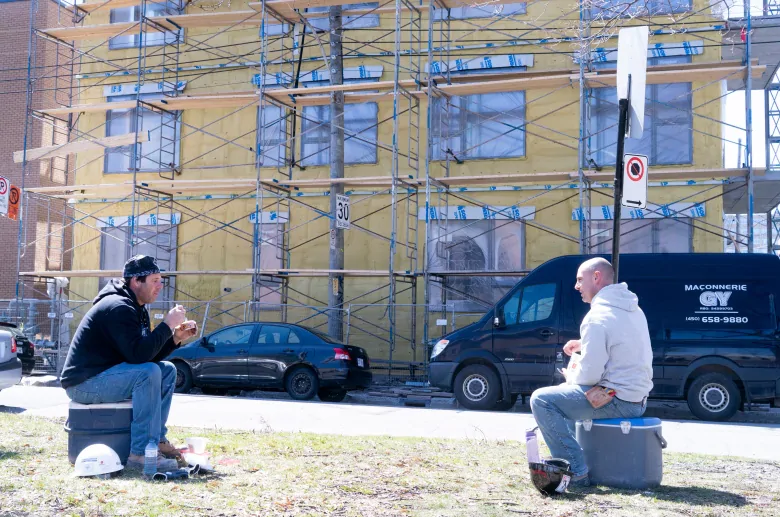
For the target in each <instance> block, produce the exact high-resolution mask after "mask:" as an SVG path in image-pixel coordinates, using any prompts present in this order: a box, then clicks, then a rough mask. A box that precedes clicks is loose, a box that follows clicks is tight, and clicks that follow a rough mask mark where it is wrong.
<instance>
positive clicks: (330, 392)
mask: <svg viewBox="0 0 780 517" xmlns="http://www.w3.org/2000/svg"><path fill="white" fill-rule="evenodd" d="M317 396H319V397H320V400H321V401H323V402H341V401H342V400H344V399H345V398H346V396H347V390H342V389H339V388H334V389H324V388H323V389H321V390H320V391H318V392H317Z"/></svg>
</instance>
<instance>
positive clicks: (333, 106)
mask: <svg viewBox="0 0 780 517" xmlns="http://www.w3.org/2000/svg"><path fill="white" fill-rule="evenodd" d="M329 20H330V84H331V85H333V86H335V85H340V84H344V59H343V54H342V48H341V41H342V36H343V27H342V25H341V6H340V5H336V6H332V7H331V8H330V13H329ZM330 177H331V179H341V178H343V177H344V92H343V91H333V92H331V93H330ZM343 193H344V185H343V184H342V183H340V182H339V183H336V182H334V183H331V185H330V215H331V217H330V255H329V261H328V264H329V269H331V270H332V271H331V273H329V274H328V308H329V309H330V310H329V311H328V334H329V335H330V336H331V337H332V338H335V339H339V340H341V339H344V320H343V317H342V309H343V308H344V274H343V273H334V272H333V271H336V270H343V269H344V230H342V229H340V228H337V227H336V216H335V214H336V195H337V194H343Z"/></svg>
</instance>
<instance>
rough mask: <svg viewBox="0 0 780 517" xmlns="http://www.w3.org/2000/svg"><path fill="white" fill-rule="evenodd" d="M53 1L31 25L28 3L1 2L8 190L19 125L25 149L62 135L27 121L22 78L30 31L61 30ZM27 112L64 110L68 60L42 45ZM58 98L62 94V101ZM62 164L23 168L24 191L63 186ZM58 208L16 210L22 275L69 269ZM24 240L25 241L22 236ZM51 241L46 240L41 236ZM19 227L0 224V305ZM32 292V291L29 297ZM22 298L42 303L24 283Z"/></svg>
mask: <svg viewBox="0 0 780 517" xmlns="http://www.w3.org/2000/svg"><path fill="white" fill-rule="evenodd" d="M64 14H65V13H64V11H62V8H61V7H59V6H58V5H57V4H56V3H54V2H49V1H47V0H39V4H38V6H37V9H36V14H35V18H34V20H32V22H31V20H30V0H19V1H14V2H0V44H1V45H2V48H3V62H2V64H0V106H2V110H0V171H1V172H0V174H1V175H3V176H5V177H6V178H8V179H9V180H10V181H11V183H12V184H14V185H18V186H21V183H22V172H23V169H22V164H21V163H18V164H17V163H14V161H13V153H14V152H15V151H21V150H22V149H24V134H25V122H26V121H27V122H28V123H29V127H28V142H27V148H28V149H30V148H35V147H41V146H46V145H52V144H53V143H63V142H64V134H60V135H57V134H55V133H56V132H55V131H54V130H53V128H52V127H51V125H50V124H45V123H42V122H40V121H37V120H35V119H33V118H32V117H31V118H30V119H29V120H27V113H26V104H27V94H26V90H27V75H28V74H27V71H28V54H29V38H30V25H31V24H34V25H35V27H37V28H44V27H54V26H57V25H58V24H60V23H63V24H65V23H67V22H66V20H68V18H69V17H66V16H64ZM34 48H35V52H34V55H33V60H32V64H33V67H34V68H33V71H32V77H33V79H34V86H33V88H32V92H33V93H32V96H31V104H32V108H33V109H43V108H46V107H53V106H55V105H58V104H67V88H65V87H66V86H67V85H68V81H69V80H70V75H71V73H72V68H71V67H70V66H69V65H68V66H63V63H65V62H66V61H67V55H65V54H64V53H63V49H62V48H61V47H58V46H57V45H55V44H53V43H50V42H46V41H45V40H42V39H41V38H36V39H35V40H34ZM63 92H65V94H64V95H63ZM68 169H69V167H68V163H67V161H66V160H64V159H54V160H43V161H34V162H30V163H28V165H27V169H26V174H25V181H24V184H25V187H26V188H30V187H39V186H40V187H43V186H53V185H62V184H65V183H66V182H67V181H68V175H67V174H66V171H67V170H68ZM64 209H65V205H64V203H62V202H60V201H55V202H54V203H53V204H49V203H48V202H47V203H42V202H35V203H29V204H25V205H24V206H23V207H22V210H23V216H24V219H25V222H24V225H25V227H26V232H23V248H22V249H23V254H22V259H21V269H22V270H23V271H30V270H42V269H60V268H61V266H64V267H65V268H67V267H69V265H70V261H69V260H67V259H66V258H65V257H64V256H63V250H64V249H66V248H67V247H68V245H69V241H70V232H66V234H65V239H64V240H65V242H62V241H63V239H62V237H61V231H60V229H61V228H62V220H63V218H62V215H61V214H62V211H63V210H64ZM25 233H26V235H25ZM50 233H51V234H52V235H51V236H49V237H46V236H47V234H50ZM18 235H19V224H18V223H17V222H15V221H11V220H9V219H7V218H4V217H0V299H4V298H13V297H14V296H16V278H17V257H18V256H19V253H18V250H19V248H18ZM36 291H37V292H36ZM24 295H25V297H34V298H39V297H42V296H45V286H41V285H38V286H37V288H36V286H34V285H33V284H29V288H25V293H24Z"/></svg>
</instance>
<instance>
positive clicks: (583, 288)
mask: <svg viewBox="0 0 780 517" xmlns="http://www.w3.org/2000/svg"><path fill="white" fill-rule="evenodd" d="M614 278H615V270H614V269H613V268H612V264H610V263H609V261H608V260H606V259H603V258H601V257H597V258H592V259H589V260H586V261H585V262H583V263H582V264H581V265H580V267H579V269H578V270H577V283H576V284H575V285H574V288H575V289H576V290H578V291H579V292H580V294H582V301H584V302H585V303H590V302H591V300H593V297H594V296H596V295H597V294H598V292H599V291H601V290H602V289H603V288H604V287H606V286H608V285H610V284H611V283H612V282H613V281H614Z"/></svg>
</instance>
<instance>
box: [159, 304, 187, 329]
mask: <svg viewBox="0 0 780 517" xmlns="http://www.w3.org/2000/svg"><path fill="white" fill-rule="evenodd" d="M186 315H187V310H186V309H185V308H184V307H182V306H181V305H177V306H176V307H174V308H173V309H171V310H169V311H168V314H166V315H165V318H163V322H164V323H165V324H166V325H168V326H169V327H170V328H171V329H175V328H176V327H178V326H179V325H181V324H182V323H184V320H185V319H186Z"/></svg>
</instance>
